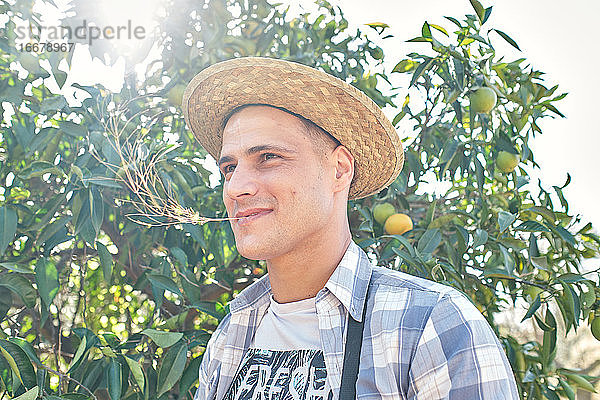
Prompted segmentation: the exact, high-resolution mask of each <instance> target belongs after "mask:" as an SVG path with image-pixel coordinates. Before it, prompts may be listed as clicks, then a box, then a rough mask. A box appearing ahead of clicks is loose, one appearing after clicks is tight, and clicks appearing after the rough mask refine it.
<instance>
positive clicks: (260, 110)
mask: <svg viewBox="0 0 600 400" xmlns="http://www.w3.org/2000/svg"><path fill="white" fill-rule="evenodd" d="M219 168H220V170H221V173H222V174H223V176H224V178H225V182H224V184H223V202H224V203H225V207H226V208H227V214H228V216H229V217H235V216H237V215H238V214H239V213H242V214H243V213H244V212H245V211H247V210H251V209H255V208H256V209H259V210H260V211H261V213H260V214H259V215H256V216H254V217H250V218H244V219H241V220H233V221H231V227H232V230H233V233H234V235H235V241H236V246H237V249H238V251H239V253H240V254H241V255H242V256H244V257H246V258H249V259H253V260H268V259H272V258H275V257H278V256H281V255H285V254H286V253H288V252H290V251H293V250H294V249H297V248H301V247H302V246H311V243H319V241H321V240H323V238H326V234H327V226H328V222H329V221H330V220H331V218H332V216H333V213H334V204H333V193H332V180H333V178H334V176H335V174H336V171H335V166H334V165H333V164H332V163H331V162H330V161H329V157H325V158H323V156H319V155H317V154H315V151H314V149H313V145H312V142H311V140H310V139H309V138H308V137H307V136H306V132H305V128H304V125H303V124H302V122H301V121H300V119H298V118H297V117H295V116H293V115H291V114H288V113H286V112H284V111H281V110H278V109H275V108H273V107H268V106H250V107H247V108H244V109H242V110H241V111H239V112H237V113H235V114H234V115H233V116H232V117H231V118H230V119H229V121H228V122H227V125H226V126H225V129H224V131H223V147H222V148H221V158H220V160H219Z"/></svg>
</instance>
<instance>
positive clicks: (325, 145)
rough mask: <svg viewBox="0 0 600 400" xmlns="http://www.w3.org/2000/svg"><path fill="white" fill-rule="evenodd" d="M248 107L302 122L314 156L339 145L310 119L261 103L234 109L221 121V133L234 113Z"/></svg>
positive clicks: (321, 154) (322, 154)
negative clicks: (263, 108)
mask: <svg viewBox="0 0 600 400" xmlns="http://www.w3.org/2000/svg"><path fill="white" fill-rule="evenodd" d="M250 106H268V107H272V108H276V109H278V110H281V111H285V112H286V113H288V114H291V115H293V116H294V117H297V118H299V119H300V121H301V122H302V124H303V125H304V131H305V132H306V135H307V136H308V138H309V139H310V141H311V142H312V144H313V149H314V150H315V154H317V155H319V156H321V157H322V156H324V154H325V152H326V151H327V150H334V149H336V148H337V147H338V146H339V145H341V143H340V141H339V140H337V139H336V138H335V137H334V136H333V135H331V134H330V133H329V132H327V131H326V130H325V129H323V128H321V127H320V126H319V125H317V124H315V123H314V122H313V121H311V120H310V119H308V118H306V117H304V116H302V115H300V114H296V113H295V112H292V111H290V110H288V109H286V108H283V107H277V106H273V105H271V104H262V103H250V104H243V105H241V106H238V107H236V108H234V109H233V110H232V111H231V112H230V113H229V114H227V116H226V117H225V119H224V120H223V125H222V126H221V132H222V131H223V130H224V129H225V125H227V122H228V121H229V119H230V118H231V117H232V116H233V115H234V114H235V113H237V112H239V111H242V110H243V109H244V108H246V107H250Z"/></svg>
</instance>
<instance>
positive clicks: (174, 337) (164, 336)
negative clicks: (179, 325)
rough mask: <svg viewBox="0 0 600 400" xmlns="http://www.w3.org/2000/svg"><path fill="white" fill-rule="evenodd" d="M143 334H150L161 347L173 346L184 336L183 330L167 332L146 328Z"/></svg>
mask: <svg viewBox="0 0 600 400" xmlns="http://www.w3.org/2000/svg"><path fill="white" fill-rule="evenodd" d="M142 334H144V335H146V336H148V337H149V338H150V339H152V341H153V342H154V343H156V345H157V346H159V347H163V348H164V347H171V346H173V345H174V344H175V343H177V342H179V340H181V338H182V337H183V333H181V332H165V331H159V330H156V329H150V328H148V329H144V330H143V331H142Z"/></svg>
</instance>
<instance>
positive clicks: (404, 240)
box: [381, 235, 417, 257]
mask: <svg viewBox="0 0 600 400" xmlns="http://www.w3.org/2000/svg"><path fill="white" fill-rule="evenodd" d="M381 237H382V238H386V237H387V238H391V239H396V240H398V241H399V242H400V243H402V244H403V245H404V247H406V250H408V253H409V254H410V255H411V257H416V256H417V252H416V251H415V248H414V247H413V246H412V244H411V243H410V242H409V241H408V239H407V238H405V237H404V236H402V235H381Z"/></svg>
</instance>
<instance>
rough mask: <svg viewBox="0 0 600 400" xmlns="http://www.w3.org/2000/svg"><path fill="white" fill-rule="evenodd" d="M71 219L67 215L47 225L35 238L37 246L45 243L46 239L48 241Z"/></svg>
mask: <svg viewBox="0 0 600 400" xmlns="http://www.w3.org/2000/svg"><path fill="white" fill-rule="evenodd" d="M72 218H73V217H72V216H70V215H68V216H65V217H60V218H58V219H57V220H56V221H54V222H52V223H51V224H49V225H47V226H46V227H45V228H44V229H43V230H42V231H41V232H40V234H39V236H38V237H37V240H36V242H37V243H38V244H42V243H46V241H47V240H48V239H50V238H51V237H52V236H53V235H54V234H55V233H56V232H58V231H59V230H60V229H61V228H64V227H65V225H66V224H67V223H68V222H69V221H70V220H71V219H72Z"/></svg>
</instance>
